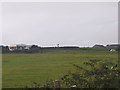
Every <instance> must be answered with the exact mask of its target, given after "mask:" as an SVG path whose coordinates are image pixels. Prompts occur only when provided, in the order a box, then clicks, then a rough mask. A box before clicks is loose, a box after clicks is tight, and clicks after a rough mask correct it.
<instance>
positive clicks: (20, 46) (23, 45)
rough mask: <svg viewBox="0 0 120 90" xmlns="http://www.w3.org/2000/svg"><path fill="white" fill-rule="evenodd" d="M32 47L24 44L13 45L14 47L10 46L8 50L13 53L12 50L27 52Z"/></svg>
mask: <svg viewBox="0 0 120 90" xmlns="http://www.w3.org/2000/svg"><path fill="white" fill-rule="evenodd" d="M31 46H32V45H25V44H15V45H10V46H8V47H9V50H10V51H14V50H29V49H30V47H31Z"/></svg>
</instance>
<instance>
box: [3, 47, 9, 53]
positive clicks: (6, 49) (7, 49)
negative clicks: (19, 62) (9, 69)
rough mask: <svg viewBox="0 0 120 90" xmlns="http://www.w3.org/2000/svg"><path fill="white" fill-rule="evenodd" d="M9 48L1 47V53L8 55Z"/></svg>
mask: <svg viewBox="0 0 120 90" xmlns="http://www.w3.org/2000/svg"><path fill="white" fill-rule="evenodd" d="M9 52H10V51H9V48H8V46H2V53H9Z"/></svg>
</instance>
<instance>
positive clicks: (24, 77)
mask: <svg viewBox="0 0 120 90" xmlns="http://www.w3.org/2000/svg"><path fill="white" fill-rule="evenodd" d="M2 58H3V59H2V60H3V61H2V63H3V64H2V65H3V71H2V72H3V77H2V84H3V88H21V87H24V86H25V85H30V84H32V82H37V83H41V84H44V83H45V81H47V80H55V79H59V78H60V77H61V76H63V75H64V74H65V73H67V72H68V71H69V70H74V68H73V66H72V65H73V64H77V65H80V66H84V65H83V62H85V61H88V60H90V59H99V60H109V61H111V62H115V63H117V61H118V53H117V52H109V51H91V50H90V51H87V50H48V51H47V50H46V51H42V53H36V54H15V53H14V54H3V55H2Z"/></svg>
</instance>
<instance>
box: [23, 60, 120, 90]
mask: <svg viewBox="0 0 120 90" xmlns="http://www.w3.org/2000/svg"><path fill="white" fill-rule="evenodd" d="M84 64H85V65H86V66H88V67H89V68H88V69H85V68H83V67H81V66H78V65H76V64H73V66H74V67H75V68H76V70H75V71H69V72H68V73H67V74H65V75H64V76H63V77H61V78H60V79H59V80H54V81H48V82H46V83H45V84H44V85H40V84H38V83H35V82H34V83H33V84H32V85H31V86H26V87H25V89H28V88H46V89H47V88H54V89H55V88H62V87H63V86H64V87H67V88H114V89H118V88H120V86H119V81H120V76H119V75H120V70H119V69H118V64H115V63H112V62H109V61H108V62H104V61H101V60H96V59H94V60H89V61H87V62H84Z"/></svg>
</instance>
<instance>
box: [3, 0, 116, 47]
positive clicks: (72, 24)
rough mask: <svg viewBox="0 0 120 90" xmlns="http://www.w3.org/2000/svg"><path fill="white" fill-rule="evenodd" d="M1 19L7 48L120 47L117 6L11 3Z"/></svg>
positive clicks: (102, 3) (80, 3)
mask: <svg viewBox="0 0 120 90" xmlns="http://www.w3.org/2000/svg"><path fill="white" fill-rule="evenodd" d="M2 15H3V17H2V24H3V30H2V44H4V45H11V44H37V45H39V46H55V45H56V44H60V45H78V46H93V45H94V44H103V45H106V44H111V43H118V3H117V2H116V3H115V2H114V3H113V2H111V3H110V2H107V3H105V2H101V3H100V2H96V3H95V2H85V3H83V2H78V3H77V2H76V3H73V2H66V3H65V2H57V3H55V2H45V3H43V2H38V3H37V2H36V3H34V2H31V3H30V2H26V3H25V2H21V3H18V2H16V3H15V2H11V3H3V4H2Z"/></svg>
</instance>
